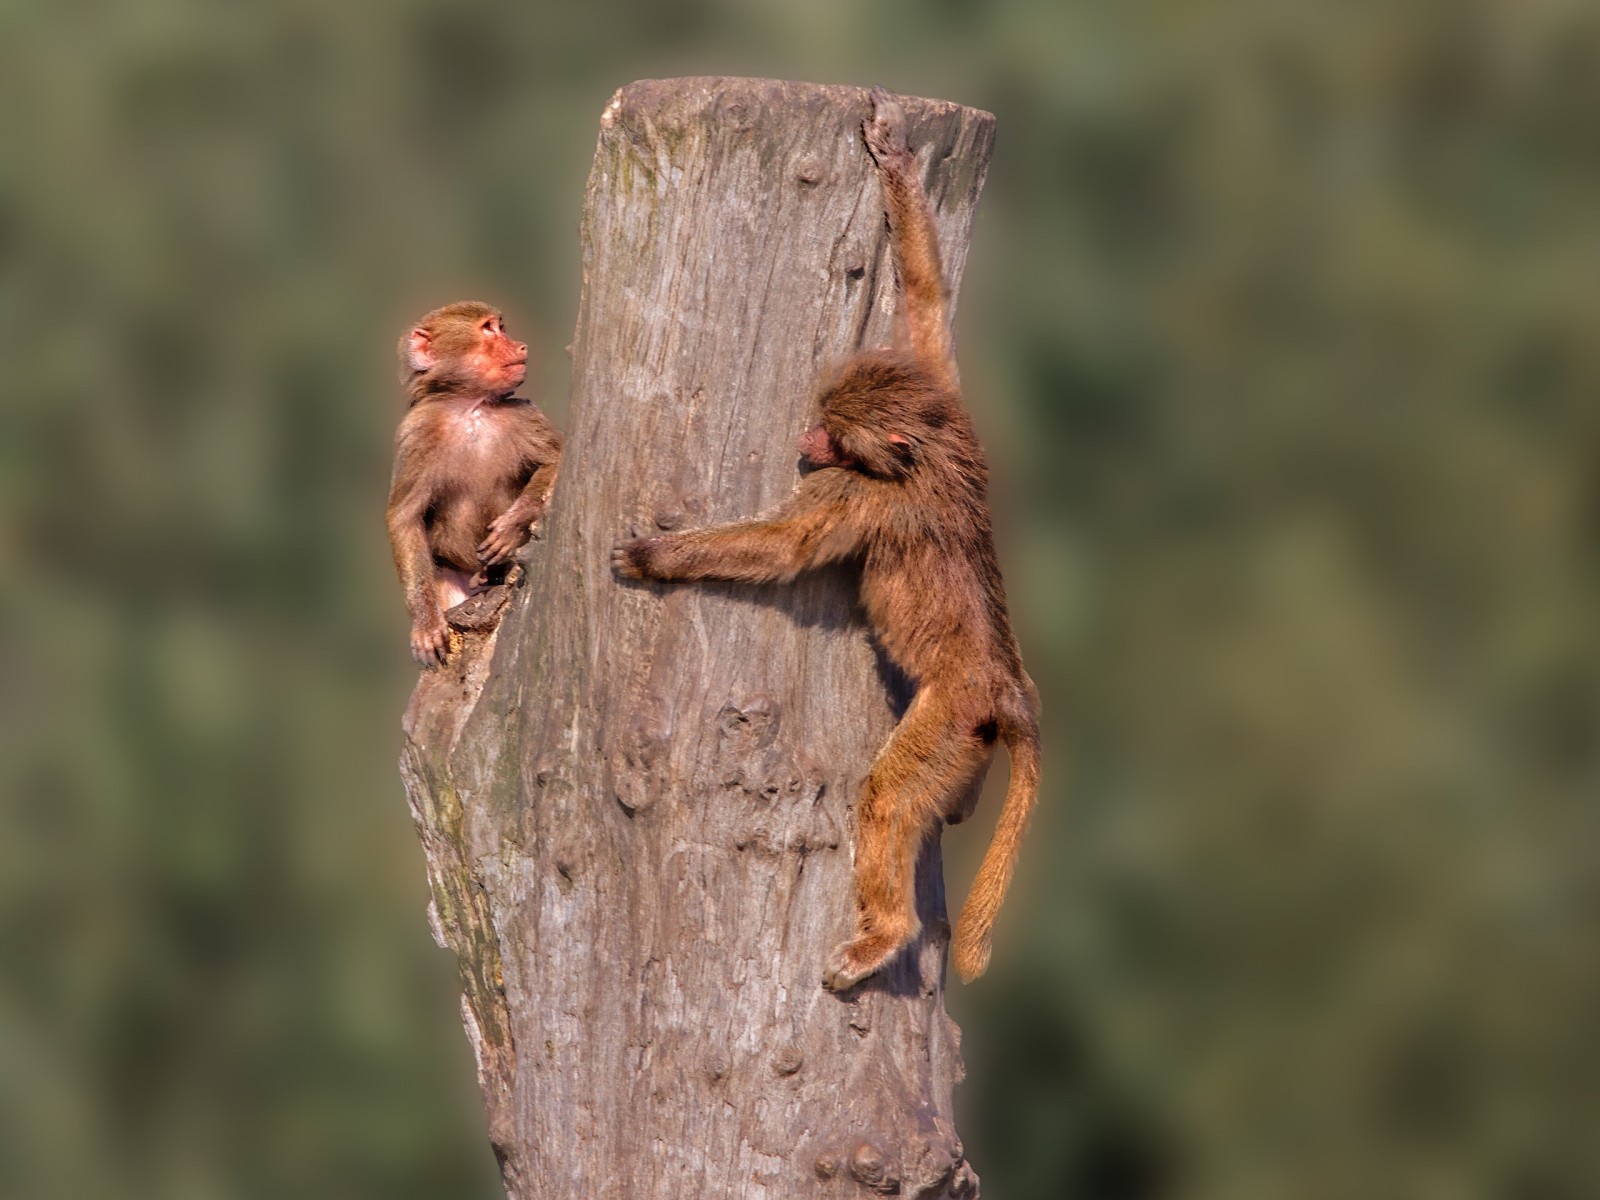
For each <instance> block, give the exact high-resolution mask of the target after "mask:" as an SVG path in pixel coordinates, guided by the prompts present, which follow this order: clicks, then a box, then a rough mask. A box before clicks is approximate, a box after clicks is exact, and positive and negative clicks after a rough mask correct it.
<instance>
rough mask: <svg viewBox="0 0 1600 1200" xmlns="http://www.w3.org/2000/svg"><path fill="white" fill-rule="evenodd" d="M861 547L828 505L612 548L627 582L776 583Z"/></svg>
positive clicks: (614, 561) (614, 563)
mask: <svg viewBox="0 0 1600 1200" xmlns="http://www.w3.org/2000/svg"><path fill="white" fill-rule="evenodd" d="M856 548H857V546H856V539H855V538H854V536H852V535H851V533H850V532H849V530H848V529H847V528H846V527H845V524H844V521H843V513H842V512H841V511H840V510H839V509H838V508H836V507H834V506H832V505H826V506H815V507H807V508H799V509H797V510H789V509H786V510H783V511H780V512H779V513H778V514H776V515H775V516H774V517H772V518H769V519H767V520H757V521H739V522H736V523H734V524H732V525H718V526H715V527H714V528H711V529H695V530H690V531H689V532H686V533H671V534H664V535H662V536H660V537H649V538H638V539H635V540H634V541H631V542H626V543H624V544H623V545H621V546H618V547H617V548H616V549H615V550H613V551H612V552H611V565H612V568H613V569H614V570H615V571H616V572H617V574H619V575H621V576H623V577H624V578H627V579H660V580H665V581H675V582H687V581H690V580H696V579H724V580H729V581H732V582H736V583H776V582H780V581H787V580H791V579H793V578H794V577H795V576H796V575H798V574H799V573H800V572H801V571H804V570H806V569H808V568H810V567H819V566H822V565H823V564H824V563H829V562H837V561H839V560H840V559H844V558H848V557H849V556H850V555H851V554H853V553H855V551H856Z"/></svg>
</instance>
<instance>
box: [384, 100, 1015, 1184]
mask: <svg viewBox="0 0 1600 1200" xmlns="http://www.w3.org/2000/svg"><path fill="white" fill-rule="evenodd" d="M905 108H906V115H907V119H908V130H909V134H910V141H911V145H912V146H913V148H915V149H916V150H917V152H918V156H919V159H920V160H921V162H922V163H923V166H924V170H925V175H926V178H927V180H928V185H929V186H928V191H929V195H930V197H931V198H932V201H933V204H934V206H935V209H936V210H937V214H938V222H939V226H940V232H941V239H942V242H943V245H944V249H945V264H946V269H947V270H948V271H949V273H950V276H951V284H952V290H953V288H954V284H955V281H956V280H958V279H959V276H960V272H961V267H962V264H963V262H964V260H965V257H966V247H967V237H968V232H969V228H970V224H971V220H972V215H973V207H974V205H975V203H976V201H977V197H978V192H979V190H980V188H981V187H982V183H983V177H984V173H985V169H986V166H987V163H988V157H989V151H990V147H991V144H992V140H993V129H994V122H993V118H992V117H990V116H989V115H988V114H987V113H981V112H976V111H974V110H971V109H966V108H960V107H958V106H956V105H952V104H946V103H942V102H938V101H931V100H914V99H907V100H906V102H905ZM868 110H869V106H868V100H867V93H866V92H865V91H864V90H861V89H857V88H842V87H817V86H813V85H809V84H795V83H775V82H770V81H765V80H746V79H678V80H666V81H654V82H643V83H636V84H633V85H631V86H629V87H626V88H623V89H622V90H621V91H619V92H618V93H617V94H616V96H615V97H614V98H613V99H612V101H611V103H610V104H609V105H608V106H607V107H606V109H605V112H604V113H603V114H602V116H601V119H600V138H599V144H598V147H597V149H596V152H595V160H594V168H593V172H592V174H591V175H590V178H589V184H588V188H587V192H586V196H585V203H584V215H583V234H582V237H583V280H584V287H583V297H582V302H581V308H580V313H579V318H578V330H577V337H576V340H575V342H574V347H573V356H574V396H573V422H574V428H573V430H572V432H571V436H570V438H569V441H568V446H567V457H566V459H565V462H564V464H563V466H562V475H561V480H560V483H559V484H558V485H557V489H556V495H555V499H554V503H553V506H552V508H551V510H550V512H549V515H548V516H547V518H546V521H545V532H544V533H543V534H542V536H541V538H540V540H537V541H535V542H534V543H532V544H531V546H530V550H529V552H528V554H527V566H528V577H527V580H526V582H525V584H524V585H523V586H522V588H521V589H520V590H518V591H517V592H515V593H514V594H513V595H512V596H511V598H510V603H509V605H507V606H506V607H505V614H504V617H503V620H502V621H501V623H500V625H499V628H498V630H497V631H496V630H494V629H493V628H492V622H490V621H486V620H485V619H484V618H483V616H482V614H481V613H480V614H479V616H478V617H477V619H476V620H471V619H465V618H464V617H463V615H462V614H460V613H458V614H455V618H456V624H457V625H458V626H460V627H462V628H463V629H464V633H463V637H464V643H465V644H464V646H463V649H462V652H461V654H460V655H459V656H458V658H457V659H456V660H455V661H454V662H453V663H452V664H451V665H450V666H449V667H447V668H445V669H444V670H441V671H435V672H430V673H426V674H424V676H423V678H422V680H421V682H420V683H419V684H418V685H417V690H416V693H415V694H414V696H413V697H412V702H411V706H410V709H409V710H408V712H407V714H406V721H405V728H406V734H407V741H406V746H405V750H404V753H403V756H402V759H401V770H402V774H403V776H404V779H405V785H406V791H407V793H408V795H409V797H410V800H411V805H412V811H413V813H414V815H415V817H416V822H417V827H418V830H419V832H420V834H421V838H422V843H423V846H424V849H425V851H426V854H427V860H428V875H429V879H430V882H431V884H432V889H433V905H432V914H431V915H432V917H433V924H434V931H435V935H436V936H437V937H438V939H439V941H440V943H441V944H442V945H444V946H446V947H448V948H449V949H451V950H453V951H454V952H455V953H456V955H457V956H458V957H459V959H460V962H461V974H462V979H463V983H464V991H465V994H464V996H463V1000H462V1012H463V1017H464V1020H465V1023H466V1027H467V1033H468V1036H469V1038H470V1039H471V1042H472V1045H473V1048H474V1050H475V1052H476V1054H477V1059H478V1067H479V1075H480V1081H481V1083H482V1086H483V1093H484V1098H485V1101H486V1104H487V1108H488V1114H489V1131H490V1138H491V1141H492V1142H493V1144H494V1147H495V1150H496V1152H497V1154H498V1155H499V1158H500V1162H501V1166H502V1170H503V1174H504V1178H505V1183H506V1190H507V1192H508V1194H509V1195H510V1196H511V1197H513V1198H520V1200H534V1198H536V1197H537V1198H538V1200H568V1198H570V1200H598V1198H600V1197H618V1198H632V1197H639V1198H641V1200H642V1198H645V1197H649V1198H650V1200H669V1198H677V1197H683V1198H685V1200H688V1198H694V1200H710V1198H721V1197H735V1196H737V1197H747V1198H751V1200H758V1198H759V1200H779V1198H782V1200H797V1198H804V1197H846V1196H863V1195H872V1194H882V1195H896V1194H897V1195H900V1196H904V1197H945V1196H949V1197H966V1196H975V1195H976V1194H977V1178H976V1176H975V1175H974V1174H973V1172H972V1170H971V1169H970V1168H969V1167H968V1166H967V1164H966V1162H965V1159H964V1157H963V1153H962V1148H961V1142H960V1140H959V1138H958V1137H957V1136H956V1133H955V1129H954V1127H953V1124H952V1111H951V1091H952V1088H953V1087H954V1084H955V1083H956V1081H957V1080H958V1079H959V1078H960V1074H961V1066H960V1060H959V1056H958V1050H957V1040H958V1032H957V1030H956V1028H955V1025H954V1023H953V1022H952V1021H951V1020H950V1018H949V1017H948V1016H947V1015H946V1013H945V1011H944V1002H943V991H944V959H945V950H946V945H947V942H948V936H949V925H948V922H947V919H946V916H945V905H944V892H943V884H942V879H941V864H940V857H939V848H938V846H937V844H930V845H929V846H928V848H927V851H926V853H925V854H924V856H923V861H922V863H921V867H920V873H919V884H918V905H919V908H920V911H921V915H922V920H923V923H924V928H925V932H924V934H923V936H922V937H921V938H920V939H919V941H918V942H917V943H916V944H915V945H914V946H913V947H912V948H911V949H910V950H909V951H907V952H906V953H905V954H904V955H902V956H901V958H900V959H899V960H897V961H896V962H895V964H894V965H893V966H892V967H891V968H889V969H888V970H887V971H885V972H884V973H882V974H881V975H880V976H877V977H875V978H874V979H872V980H869V981H868V982H867V983H866V984H864V985H863V986H861V987H860V988H858V989H856V990H855V991H854V992H853V993H850V994H849V995H847V996H845V997H839V996H835V995H832V994H831V993H829V992H827V991H824V990H823V988H822V986H821V982H820V981H821V975H822V964H823V959H824V956H825V955H826V953H827V951H828V950H829V949H830V948H832V947H833V946H834V945H835V944H836V943H837V942H839V941H840V940H841V939H842V938H844V937H845V936H847V935H848V934H849V932H850V929H851V919H852V900H851V897H852V883H851V854H850V847H851V840H852V831H853V807H854V803H855V797H856V790H857V788H858V786H859V784H860V781H861V779H862V777H863V775H864V774H865V773H866V769H867V767H868V765H869V763H870V762H871V760H872V757H873V754H874V753H875V751H876V750H877V748H878V747H879V745H880V744H881V743H882V742H883V740H884V738H885V736H886V735H887V734H888V731H889V729H890V728H891V727H892V725H893V723H894V720H895V718H896V713H897V710H898V709H899V707H900V706H901V705H902V704H903V702H904V701H905V699H906V696H905V694H904V693H905V689H904V685H903V683H902V682H901V681H898V680H896V679H894V678H893V677H892V673H891V672H890V671H889V670H888V669H887V668H886V667H885V665H884V663H883V661H882V659H881V658H880V657H879V656H878V655H877V654H876V653H875V651H874V648H873V646H872V643H871V641H870V639H869V637H868V635H867V632H866V630H865V628H864V626H863V625H862V624H861V622H860V620H859V617H858V615H857V612H856V605H855V599H854V583H853V580H852V578H851V576H850V575H849V574H848V573H845V572H838V573H831V574H824V575H820V576H817V577H814V578H809V579H806V580H804V581H802V582H801V583H799V584H798V585H795V586H786V587H773V588H749V587H735V586H682V587H670V588H665V587H652V586H640V585H625V584H622V583H619V582H618V581H617V580H615V579H614V578H613V577H612V574H611V571H610V569H609V565H608V558H609V551H610V548H611V547H612V545H613V544H614V543H616V542H617V541H619V540H621V539H622V538H624V537H626V536H628V535H629V533H630V532H631V531H638V532H643V531H645V530H648V529H652V528H654V529H674V528H678V527H680V526H682V527H687V526H693V525H698V524H702V523H709V522H714V521H723V520H728V519H731V518H736V517H743V516H748V515H751V514H753V513H755V512H757V511H759V510H762V509H764V508H766V507H768V506H770V505H772V504H774V503H776V502H777V501H779V500H780V499H781V498H782V497H783V496H785V495H786V494H787V493H788V492H789V491H790V489H792V488H793V486H794V484H795V480H796V478H797V469H796V468H797V455H796V450H795V445H796V440H797V438H798V437H799V435H800V433H801V432H802V430H803V429H804V428H805V427H806V425H807V424H808V423H809V421H810V419H811V418H812V416H813V414H814V411H815V409H814V396H815V393H816V389H817V387H818V385H819V383H820V382H821V381H822V379H823V377H824V375H825V374H826V372H827V371H828V369H829V368H830V366H831V365H833V364H835V363H837V362H839V361H842V360H843V359H844V358H845V357H847V356H848V355H849V354H850V353H851V352H852V351H854V350H855V349H857V348H858V347H860V346H862V345H871V344H877V343H882V342H887V341H888V340H890V337H891V321H892V313H893V308H894V288H895V281H894V278H893V267H892V265H891V263H890V259H889V251H888V240H887V234H886V230H885V224H884V216H883V206H882V201H881V197H880V194H879V187H878V181H877V179H876V177H875V173H874V170H873V167H872V163H871V160H870V159H869V158H868V156H867V152H866V149H865V147H864V146H863V144H862V141H861V137H860V123H861V120H862V118H863V117H865V116H866V115H867V113H868ZM496 602H497V600H488V601H485V602H483V604H480V605H479V607H480V608H483V607H487V608H490V609H492V608H493V606H494V604H495V603H496ZM490 615H491V616H492V612H491V614H490ZM486 625H487V626H489V627H488V628H485V626H486ZM474 626H477V627H476V628H474Z"/></svg>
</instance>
